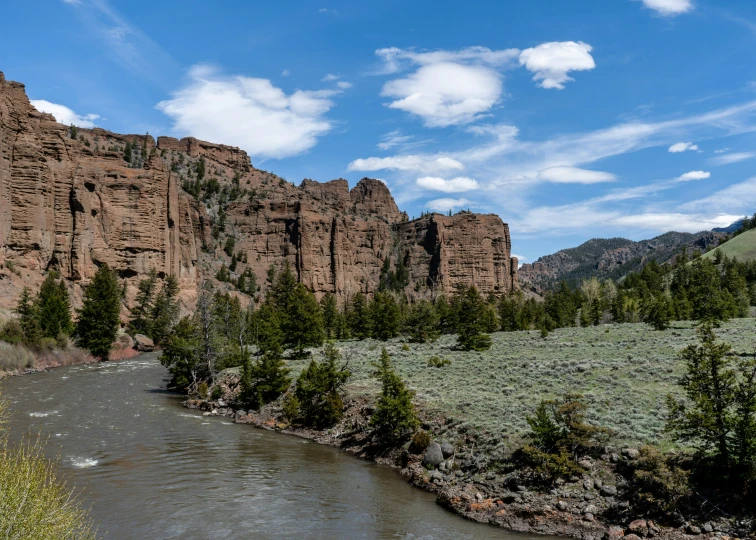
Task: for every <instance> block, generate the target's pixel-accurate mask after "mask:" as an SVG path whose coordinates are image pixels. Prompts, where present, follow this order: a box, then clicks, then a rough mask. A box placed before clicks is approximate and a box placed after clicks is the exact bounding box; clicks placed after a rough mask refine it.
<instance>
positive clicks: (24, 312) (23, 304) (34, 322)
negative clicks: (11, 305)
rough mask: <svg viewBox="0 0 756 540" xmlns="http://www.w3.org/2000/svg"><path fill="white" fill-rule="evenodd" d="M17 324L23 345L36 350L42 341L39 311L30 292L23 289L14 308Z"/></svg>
mask: <svg viewBox="0 0 756 540" xmlns="http://www.w3.org/2000/svg"><path fill="white" fill-rule="evenodd" d="M16 313H17V314H18V322H19V324H20V326H21V331H22V333H23V340H24V344H25V345H27V346H28V347H31V348H36V347H38V346H39V344H40V342H41V341H42V328H40V324H39V311H38V310H37V304H36V303H35V302H34V299H33V298H32V294H31V290H30V289H29V288H28V287H24V289H23V290H22V291H21V296H20V297H19V299H18V305H17V306H16Z"/></svg>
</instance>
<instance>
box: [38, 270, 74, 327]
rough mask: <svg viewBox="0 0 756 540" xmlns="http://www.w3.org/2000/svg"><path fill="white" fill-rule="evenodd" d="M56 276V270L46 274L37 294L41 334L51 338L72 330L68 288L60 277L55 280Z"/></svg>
mask: <svg viewBox="0 0 756 540" xmlns="http://www.w3.org/2000/svg"><path fill="white" fill-rule="evenodd" d="M58 277H59V276H58V274H57V273H56V272H50V273H49V274H47V277H46V278H45V280H44V281H43V282H42V286H41V287H40V289H39V295H38V296H37V316H38V317H39V326H40V329H41V330H42V336H43V337H47V338H52V339H57V338H58V336H61V335H63V336H69V335H71V332H73V322H72V321H71V303H70V300H69V298H68V289H66V284H65V282H64V281H63V280H62V279H61V280H60V281H57V279H58Z"/></svg>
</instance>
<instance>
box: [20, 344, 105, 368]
mask: <svg viewBox="0 0 756 540" xmlns="http://www.w3.org/2000/svg"><path fill="white" fill-rule="evenodd" d="M95 361H96V359H95V358H94V357H93V356H92V355H91V354H89V353H88V352H87V351H85V350H84V349H80V348H78V347H74V346H72V345H69V346H68V347H66V348H65V349H53V350H51V351H46V352H42V353H40V354H39V355H38V356H37V359H36V362H35V364H34V367H36V368H37V369H48V368H54V367H61V366H75V365H78V364H91V363H92V362H95Z"/></svg>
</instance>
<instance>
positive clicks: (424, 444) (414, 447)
mask: <svg viewBox="0 0 756 540" xmlns="http://www.w3.org/2000/svg"><path fill="white" fill-rule="evenodd" d="M430 443H431V436H430V434H429V433H428V432H427V431H423V430H422V429H421V430H420V431H418V432H417V433H415V435H413V437H412V443H410V446H409V451H410V452H412V453H413V454H421V453H423V452H424V451H425V449H426V448H428V445H429V444H430Z"/></svg>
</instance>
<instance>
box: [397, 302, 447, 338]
mask: <svg viewBox="0 0 756 540" xmlns="http://www.w3.org/2000/svg"><path fill="white" fill-rule="evenodd" d="M405 331H406V332H407V334H409V337H410V341H412V342H414V343H426V342H428V341H431V342H432V341H435V340H436V339H438V336H439V335H441V331H440V323H439V319H438V314H437V313H436V310H435V308H434V307H433V304H431V303H430V302H429V301H428V300H419V301H418V302H415V303H414V304H412V306H410V308H409V312H408V313H407V318H406V320H405Z"/></svg>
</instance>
